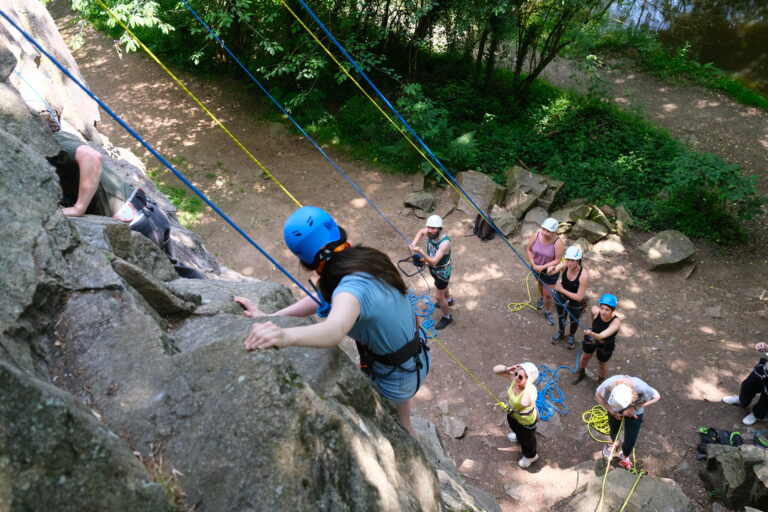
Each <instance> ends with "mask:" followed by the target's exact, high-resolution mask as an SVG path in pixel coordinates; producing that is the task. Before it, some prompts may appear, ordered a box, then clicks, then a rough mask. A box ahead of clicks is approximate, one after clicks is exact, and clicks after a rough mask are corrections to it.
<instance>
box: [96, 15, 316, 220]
mask: <svg viewBox="0 0 768 512" xmlns="http://www.w3.org/2000/svg"><path fill="white" fill-rule="evenodd" d="M96 2H97V3H98V4H99V5H100V6H101V8H102V9H104V11H106V13H107V14H109V16H110V17H111V18H112V19H113V20H115V22H116V23H117V24H119V25H120V27H121V28H122V29H123V30H125V32H126V33H127V34H128V35H130V36H131V38H133V40H134V41H136V43H137V44H138V45H139V46H141V49H142V50H144V52H146V54H147V55H149V56H150V58H152V60H154V61H155V62H156V63H157V65H158V66H160V67H161V68H162V69H163V71H165V72H166V73H168V75H169V76H170V77H171V78H172V79H173V81H174V82H176V83H177V84H178V85H179V87H181V88H182V89H183V90H184V92H186V93H187V94H188V95H189V97H190V98H192V100H193V101H194V102H195V103H197V105H198V106H199V107H200V108H201V109H202V110H203V111H204V112H205V113H206V114H208V117H210V118H211V119H213V121H214V122H215V123H216V124H217V125H218V126H219V128H221V129H222V130H223V131H224V133H226V134H227V135H228V136H229V138H230V139H232V141H233V142H234V143H235V144H237V146H238V147H239V148H240V149H242V150H243V151H244V152H245V154H246V155H248V157H249V158H250V159H251V160H252V161H253V162H254V163H255V164H256V165H257V166H259V168H260V169H261V170H262V171H263V172H264V174H266V175H267V176H268V177H269V179H271V180H272V181H273V182H274V183H275V184H276V185H277V186H278V187H280V189H281V190H282V191H283V192H285V194H286V195H287V196H288V197H290V198H291V200H292V201H293V202H294V203H296V205H297V206H298V207H299V208H301V206H302V204H301V203H300V202H299V201H298V199H296V198H295V197H293V195H292V194H291V193H290V192H288V190H287V189H286V188H285V187H284V186H283V184H282V183H280V181H278V179H277V178H275V177H274V176H273V175H272V173H271V172H269V171H268V170H267V168H266V167H264V165H263V164H262V163H261V162H259V160H258V159H257V158H256V157H255V156H253V155H252V154H251V152H250V151H248V149H246V147H245V146H243V144H242V143H241V142H240V141H239V140H238V139H237V137H235V136H234V135H233V134H232V132H230V131H229V130H228V129H227V127H226V126H224V125H223V124H222V122H221V121H219V119H218V118H217V117H216V116H215V115H214V114H213V113H212V112H211V111H210V110H208V108H206V106H205V105H203V103H202V102H201V101H200V100H199V99H197V97H196V96H195V95H194V94H192V92H191V91H190V90H189V89H187V87H186V86H185V85H184V84H183V83H181V81H180V80H179V79H178V78H176V75H174V74H173V72H171V70H169V69H168V68H167V67H166V66H165V64H163V63H162V62H161V61H160V59H158V58H157V57H156V56H155V54H154V53H152V51H151V50H150V49H149V48H147V47H146V46H145V45H144V43H142V42H141V40H140V39H139V38H138V37H136V35H135V34H134V33H133V32H131V30H130V29H129V28H128V27H127V26H126V25H125V24H124V23H123V22H122V21H121V20H120V19H119V18H118V17H117V16H116V15H115V13H113V12H112V10H110V8H109V7H107V6H106V4H104V2H103V1H102V0H96Z"/></svg>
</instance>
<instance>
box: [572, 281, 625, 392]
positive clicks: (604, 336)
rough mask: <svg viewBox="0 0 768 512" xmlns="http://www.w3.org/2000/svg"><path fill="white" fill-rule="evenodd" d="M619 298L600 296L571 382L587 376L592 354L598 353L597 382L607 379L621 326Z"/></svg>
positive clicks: (586, 331)
mask: <svg viewBox="0 0 768 512" xmlns="http://www.w3.org/2000/svg"><path fill="white" fill-rule="evenodd" d="M617 304H618V300H617V299H616V296H615V295H611V294H610V293H606V294H605V295H603V296H602V297H600V303H599V305H598V306H594V307H593V308H592V328H591V329H584V342H583V343H582V349H581V350H582V353H581V357H580V358H579V369H578V371H577V372H576V375H575V376H574V377H573V380H572V381H571V384H574V385H575V384H578V383H579V382H581V381H582V380H583V379H584V377H586V375H587V374H586V372H585V369H586V368H587V363H589V360H590V359H592V354H595V353H597V361H598V363H597V384H598V386H599V385H600V384H601V383H602V382H603V381H604V380H605V377H606V375H607V373H608V361H609V360H610V359H611V355H612V354H613V349H614V348H615V347H616V334H618V332H619V328H620V327H621V319H620V318H619V317H617V316H616V305H617Z"/></svg>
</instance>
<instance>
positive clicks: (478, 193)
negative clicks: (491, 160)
mask: <svg viewBox="0 0 768 512" xmlns="http://www.w3.org/2000/svg"><path fill="white" fill-rule="evenodd" d="M456 180H457V182H458V183H459V185H461V188H462V189H464V191H465V192H466V193H467V194H468V195H469V197H471V198H472V200H473V201H474V202H475V204H476V205H477V207H478V208H479V209H481V210H482V211H484V212H487V211H489V210H490V209H491V207H492V206H493V205H495V204H500V203H501V202H502V201H503V200H504V195H505V193H506V189H505V188H504V187H502V186H501V185H499V184H498V183H496V182H495V181H493V180H492V179H491V177H490V176H488V175H487V174H483V173H481V172H477V171H464V172H460V173H459V174H458V175H457V177H456ZM454 195H455V196H457V199H458V205H457V206H456V208H457V209H458V210H461V211H463V212H464V213H468V214H470V215H474V214H476V213H477V211H475V208H474V207H473V206H472V205H471V204H470V203H469V201H467V200H466V199H465V198H464V196H463V195H461V196H460V197H458V193H456V192H454Z"/></svg>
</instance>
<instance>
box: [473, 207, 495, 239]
mask: <svg viewBox="0 0 768 512" xmlns="http://www.w3.org/2000/svg"><path fill="white" fill-rule="evenodd" d="M472 234H473V235H477V237H478V238H479V239H480V240H482V241H483V242H487V241H488V240H492V239H493V238H494V237H495V236H496V232H495V231H494V230H493V228H492V227H491V225H490V224H488V221H486V220H485V219H484V218H483V216H482V215H480V214H479V213H478V214H477V216H476V217H475V227H473V228H472Z"/></svg>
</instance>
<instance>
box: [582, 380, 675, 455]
mask: <svg viewBox="0 0 768 512" xmlns="http://www.w3.org/2000/svg"><path fill="white" fill-rule="evenodd" d="M595 398H596V399H597V402H598V403H599V404H600V405H602V406H603V407H605V409H606V410H607V411H608V427H609V430H610V437H611V442H610V444H609V445H608V446H606V447H605V448H603V456H605V457H606V458H611V457H612V456H613V454H614V452H616V448H618V447H617V446H616V437H617V436H618V434H619V428H620V427H621V422H622V420H623V421H624V427H623V432H624V442H623V443H622V444H621V450H619V451H618V453H619V466H621V467H623V468H624V469H632V461H631V460H630V459H629V456H630V455H631V454H632V450H634V449H635V443H636V442H637V436H638V435H639V434H640V426H641V425H642V424H643V414H644V413H645V408H646V407H648V406H649V405H651V404H654V403H656V402H658V401H659V399H660V398H661V395H659V392H658V391H656V390H655V389H653V388H652V387H651V386H649V385H648V384H647V383H646V382H645V381H643V380H642V379H638V378H637V377H630V376H629V375H614V376H613V377H611V378H610V379H606V381H605V382H603V383H602V384H600V385H599V386H598V387H597V391H595Z"/></svg>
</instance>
